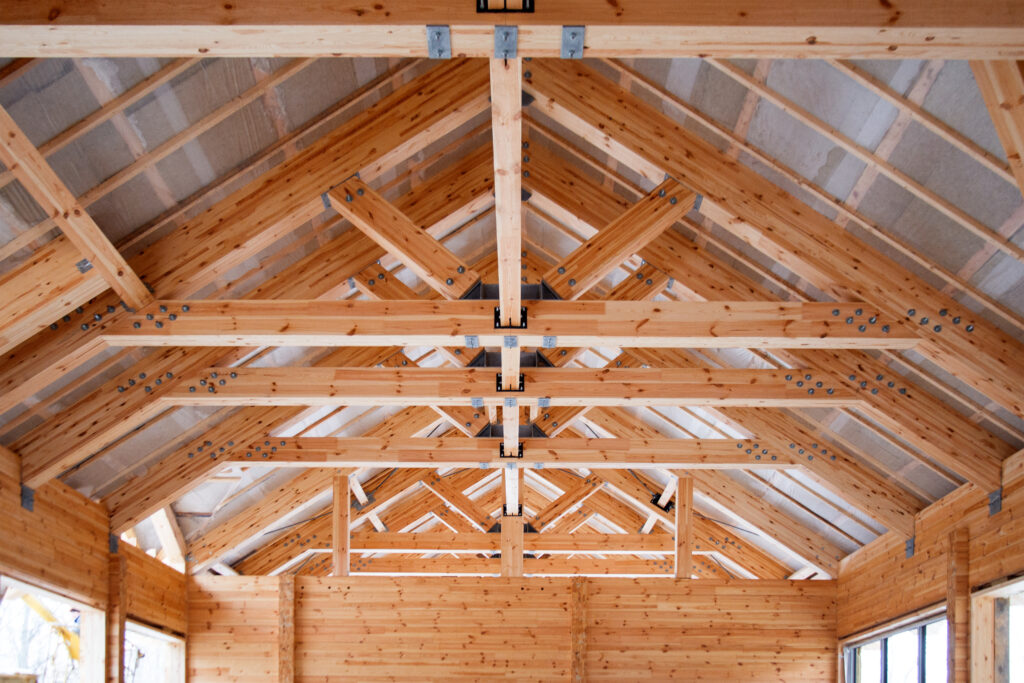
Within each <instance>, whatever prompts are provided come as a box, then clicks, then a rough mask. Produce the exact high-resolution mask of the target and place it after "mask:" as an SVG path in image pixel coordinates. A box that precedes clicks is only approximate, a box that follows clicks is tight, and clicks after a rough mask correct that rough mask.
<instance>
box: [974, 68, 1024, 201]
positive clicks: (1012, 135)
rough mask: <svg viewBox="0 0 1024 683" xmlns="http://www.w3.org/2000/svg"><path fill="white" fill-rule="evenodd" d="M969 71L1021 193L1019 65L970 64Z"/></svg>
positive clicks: (1023, 93) (1022, 76) (1023, 97)
mask: <svg viewBox="0 0 1024 683" xmlns="http://www.w3.org/2000/svg"><path fill="white" fill-rule="evenodd" d="M971 71H973V72H974V80H975V81H976V82H977V84H978V89H979V90H980V91H981V96H982V97H983V98H984V100H985V106H986V107H988V113H989V116H990V117H991V118H992V125H994V126H995V129H996V134H997V135H998V136H999V141H1000V142H1001V143H1002V144H1003V150H1004V151H1005V152H1006V158H1007V159H1008V160H1009V162H1010V170H1011V171H1012V172H1013V177H1014V178H1016V180H1017V187H1019V188H1020V189H1021V192H1022V193H1024V157H1022V156H1021V155H1022V154H1024V72H1022V71H1021V62H1014V61H1010V60H993V61H974V62H971Z"/></svg>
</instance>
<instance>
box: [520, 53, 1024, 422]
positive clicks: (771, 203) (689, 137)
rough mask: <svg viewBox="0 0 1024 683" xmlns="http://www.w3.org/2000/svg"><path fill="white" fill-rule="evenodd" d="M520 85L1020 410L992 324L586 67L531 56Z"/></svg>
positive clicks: (1023, 365) (1023, 349)
mask: <svg viewBox="0 0 1024 683" xmlns="http://www.w3.org/2000/svg"><path fill="white" fill-rule="evenodd" d="M524 88H525V89H526V90H527V91H528V92H529V93H530V94H532V95H534V96H535V97H537V100H538V106H540V107H541V108H543V109H544V111H545V113H546V114H547V115H549V116H551V117H552V118H553V119H554V120H555V121H557V122H558V123H559V124H561V125H565V126H568V127H569V128H571V129H572V130H574V131H575V132H576V133H578V134H580V135H581V136H583V137H584V138H585V139H587V140H589V141H591V142H593V143H594V144H596V145H598V146H599V147H600V148H601V149H603V150H606V151H608V152H609V153H610V154H611V155H612V156H613V157H615V158H617V159H619V160H621V161H623V162H624V163H626V164H627V165H629V166H631V167H633V168H634V169H635V170H637V171H638V172H640V173H641V174H642V175H644V176H645V177H648V178H650V177H653V178H654V179H655V180H657V181H660V180H661V178H662V174H663V173H664V172H668V173H670V174H671V175H672V176H673V177H676V178H678V179H679V180H680V181H681V182H684V183H686V184H687V185H690V186H692V187H694V188H695V189H696V190H698V191H700V192H702V193H704V196H705V201H704V203H703V204H702V208H701V211H702V213H704V214H705V215H707V216H708V217H709V218H711V219H712V220H714V221H715V222H716V223H718V224H720V225H722V226H723V227H725V228H727V229H728V230H729V231H730V232H732V233H734V234H736V235H737V236H739V237H740V238H741V239H743V240H745V241H747V242H749V243H750V244H751V245H752V246H754V247H756V248H758V249H760V250H762V251H764V252H765V253H766V254H768V255H770V256H772V257H773V258H775V259H776V260H777V261H779V262H780V263H781V264H782V265H784V266H785V267H787V268H789V269H791V270H793V271H794V272H795V273H797V274H799V275H801V276H803V277H805V278H807V279H808V280H809V281H810V282H811V283H813V284H814V285H815V286H817V287H819V288H820V289H822V290H823V291H826V292H831V293H833V294H837V295H838V296H839V297H840V298H843V297H846V296H850V295H851V294H852V295H854V296H858V297H862V298H863V299H864V300H865V301H869V302H871V303H873V304H874V305H876V306H878V307H879V308H881V309H883V310H886V311H887V312H888V313H889V314H890V315H894V316H904V317H905V318H906V319H907V320H908V321H909V320H913V321H914V323H915V326H916V329H917V330H918V333H919V334H920V335H921V337H922V339H923V341H922V343H921V344H919V346H918V351H919V353H921V354H923V355H925V356H926V357H928V358H929V359H930V360H932V361H934V362H936V363H937V364H939V365H940V366H942V367H944V368H945V369H947V370H948V371H950V372H953V373H954V374H956V375H957V376H958V377H960V378H961V379H963V380H964V381H965V382H967V383H968V384H970V385H971V386H973V387H974V388H975V389H977V390H978V391H981V392H982V393H985V394H986V395H987V396H989V397H990V398H992V399H993V400H996V401H998V402H999V403H1000V404H1001V405H1003V406H1004V407H1006V408H1007V409H1008V410H1010V411H1012V412H1014V413H1015V414H1017V415H1022V416H1024V402H1022V401H1021V396H1020V392H1019V391H1018V390H1017V387H1019V386H1020V385H1021V383H1024V346H1022V345H1021V343H1020V342H1019V341H1017V340H1015V339H1013V338H1012V337H1010V336H1009V335H1007V334H1006V333H1004V332H1002V331H1001V330H999V329H998V328H997V327H996V326H995V325H992V324H990V323H988V322H985V321H984V319H982V318H981V317H980V316H976V315H974V314H973V313H972V312H971V311H970V310H969V309H966V308H964V307H963V306H962V305H961V304H959V303H958V302H956V301H955V300H953V299H952V298H951V297H949V296H947V295H945V294H943V293H941V292H939V291H937V290H936V289H935V288H933V287H930V286H929V285H928V284H927V283H925V282H924V281H923V280H921V279H920V278H917V277H916V276H914V275H913V274H911V273H910V272H909V271H906V270H903V269H901V268H900V267H899V266H898V265H896V264H895V263H894V262H893V261H892V260H891V259H889V258H887V257H885V256H883V255H882V254H881V253H879V252H877V251H875V250H873V249H872V248H871V247H869V246H868V245H867V244H865V243H864V242H862V241H860V240H859V239H857V238H856V237H854V236H853V235H852V234H850V233H848V232H845V231H842V230H837V229H836V228H835V224H834V223H833V222H832V221H831V220H829V219H828V218H826V217H825V216H823V215H821V214H819V213H816V212H815V211H813V210H808V207H807V206H806V205H805V204H803V203H802V202H800V201H798V200H797V199H796V198H795V197H793V196H792V195H790V194H789V193H787V192H785V191H784V190H781V189H779V188H778V187H777V186H776V185H774V184H772V183H771V182H770V181H768V180H766V179H765V178H763V177H761V176H760V175H758V174H757V173H755V172H754V171H752V170H750V169H748V168H747V167H745V166H743V165H741V164H736V163H734V162H732V161H731V160H729V159H728V158H726V157H724V156H723V155H722V154H721V153H720V151H719V150H718V148H716V147H714V146H713V145H711V144H709V143H707V142H706V141H704V140H703V139H702V138H700V137H699V136H697V135H695V134H693V133H691V132H690V131H688V130H687V129H686V128H685V127H684V126H682V125H681V124H678V123H677V122H676V121H675V120H674V119H671V118H669V117H667V116H666V115H665V114H663V113H662V112H661V111H659V110H657V109H655V108H654V107H652V106H650V105H648V104H646V103H645V102H643V101H642V100H640V99H639V98H638V97H636V96H634V95H632V94H631V93H629V92H626V91H625V90H623V89H621V88H619V87H618V86H617V85H615V84H614V83H612V82H611V81H609V80H608V79H605V78H603V77H601V76H599V75H598V74H597V73H596V72H594V71H592V70H590V69H588V68H587V67H585V66H583V65H579V64H575V65H573V64H568V63H566V62H559V61H550V60H535V62H531V78H529V79H525V82H524ZM943 314H945V315H943ZM954 320H956V321H957V322H955V323H954V322H953V321H954ZM922 321H926V322H922Z"/></svg>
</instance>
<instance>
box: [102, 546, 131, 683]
mask: <svg viewBox="0 0 1024 683" xmlns="http://www.w3.org/2000/svg"><path fill="white" fill-rule="evenodd" d="M126 565H127V563H126V562H125V558H124V555H121V554H118V553H111V555H110V560H109V563H108V566H107V582H108V585H109V592H108V594H107V595H108V597H107V605H106V610H105V611H106V615H107V622H106V626H107V639H106V642H107V661H106V681H107V683H124V638H125V622H126V619H127V618H128V594H127V587H128V576H127V566H126Z"/></svg>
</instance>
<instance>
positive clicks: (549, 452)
mask: <svg viewBox="0 0 1024 683" xmlns="http://www.w3.org/2000/svg"><path fill="white" fill-rule="evenodd" d="M269 438H270V437H268V439H269ZM264 442H265V439H264V438H263V437H257V438H256V439H255V440H254V441H251V442H242V441H239V442H237V445H236V446H234V447H232V448H229V449H228V451H227V452H226V453H224V454H223V456H220V457H223V458H226V460H227V461H228V462H234V463H239V464H242V463H244V464H246V465H247V466H250V467H259V466H261V465H263V466H267V467H480V466H482V465H486V466H488V467H503V466H505V465H506V464H508V463H509V462H512V463H513V464H515V465H517V466H524V467H538V466H539V467H540V468H544V469H546V468H551V467H574V468H582V467H585V468H588V469H595V468H599V469H607V468H625V467H645V468H646V467H661V468H668V469H672V468H680V467H687V468H697V469H731V468H735V469H749V468H752V467H757V468H758V469H762V468H763V469H774V468H780V467H797V466H801V465H802V464H803V462H801V461H804V462H806V461H805V460H804V458H803V457H802V456H797V455H796V451H795V450H793V449H790V448H788V447H787V445H788V442H786V441H780V440H778V439H646V438H645V439H641V438H636V439H580V438H572V437H555V438H550V439H531V438H528V439H522V441H521V443H522V444H523V457H522V458H507V457H506V458H499V457H498V446H499V445H500V444H501V443H502V440H501V439H499V438H475V439H466V438H462V437H433V438H429V439H374V438H343V439H338V438H331V437H294V438H274V439H273V441H272V443H273V447H274V450H273V451H271V450H270V448H268V447H265V446H264ZM755 447H756V448H755Z"/></svg>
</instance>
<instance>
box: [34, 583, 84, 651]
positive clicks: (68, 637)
mask: <svg viewBox="0 0 1024 683" xmlns="http://www.w3.org/2000/svg"><path fill="white" fill-rule="evenodd" d="M21 599H22V600H24V601H25V604H26V605H28V606H29V607H31V608H32V611H33V612H35V613H36V614H38V615H39V616H41V617H42V618H43V621H45V622H46V623H48V624H50V625H51V626H53V628H54V629H55V630H56V631H57V633H59V634H60V635H61V638H63V639H64V645H65V646H66V647H67V648H68V654H69V655H71V659H72V660H73V661H76V662H77V661H78V657H79V655H80V654H81V651H82V643H81V641H80V640H79V638H78V634H77V633H75V632H74V631H72V630H71V629H69V628H68V627H67V626H64V625H63V624H59V623H57V617H55V616H53V613H52V612H50V610H48V609H46V605H44V604H43V603H41V602H39V599H38V598H36V596H34V595H29V594H28V593H22V594H21Z"/></svg>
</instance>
